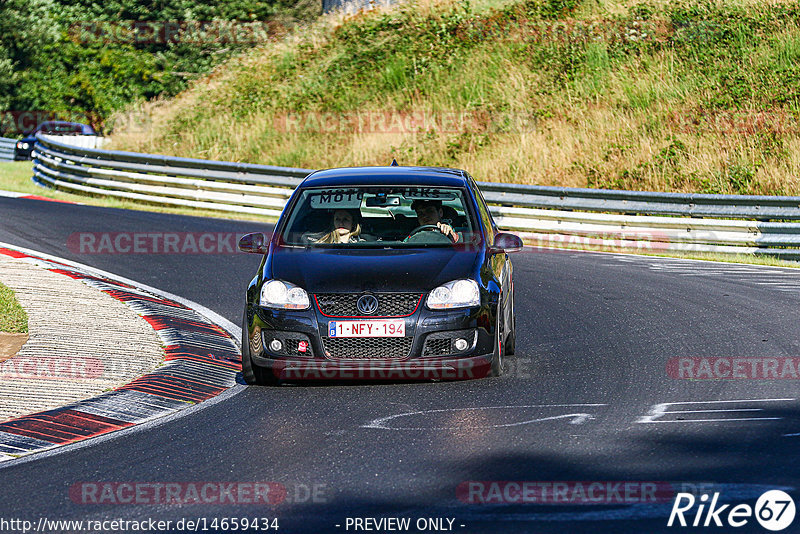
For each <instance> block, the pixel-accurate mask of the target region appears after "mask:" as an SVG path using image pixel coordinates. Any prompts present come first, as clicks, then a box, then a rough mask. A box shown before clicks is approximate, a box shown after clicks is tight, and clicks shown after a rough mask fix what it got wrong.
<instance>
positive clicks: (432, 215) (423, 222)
mask: <svg viewBox="0 0 800 534" xmlns="http://www.w3.org/2000/svg"><path fill="white" fill-rule="evenodd" d="M411 209H412V210H414V211H415V212H416V213H417V221H419V225H420V226H429V225H430V226H436V228H430V230H431V231H433V230H435V229H438V230H439V231H440V232H441V233H443V234H444V235H446V236H447V237H449V238H450V240H451V241H452V242H453V243H458V242H459V241H460V240H461V236H460V235H459V234H458V232H456V231H455V230H453V227H452V226H450V225H449V224H447V223H443V222H442V216H443V215H444V214H443V212H442V201H441V200H415V201H414V202H412V203H411Z"/></svg>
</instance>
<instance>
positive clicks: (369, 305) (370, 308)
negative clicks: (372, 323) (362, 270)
mask: <svg viewBox="0 0 800 534" xmlns="http://www.w3.org/2000/svg"><path fill="white" fill-rule="evenodd" d="M351 302H352V301H351ZM356 308H358V311H360V312H361V313H363V314H364V315H372V314H373V313H375V312H376V311H378V299H377V298H375V295H364V296H362V297H361V298H359V299H358V300H357V301H356Z"/></svg>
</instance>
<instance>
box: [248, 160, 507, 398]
mask: <svg viewBox="0 0 800 534" xmlns="http://www.w3.org/2000/svg"><path fill="white" fill-rule="evenodd" d="M337 236H338V237H337ZM521 247H522V241H521V240H520V239H519V237H517V236H515V235H513V234H509V233H504V232H500V231H499V230H498V229H497V226H496V225H495V223H494V221H493V220H492V216H491V214H490V213H489V210H488V207H487V205H486V202H485V200H484V199H483V196H482V194H481V192H480V191H479V189H478V186H477V185H476V183H475V181H474V180H473V179H472V177H470V176H469V174H467V173H466V172H464V171H460V170H454V169H440V168H422V167H398V166H392V167H358V168H342V169H330V170H324V171H317V172H314V173H312V174H310V175H309V176H308V177H306V179H305V180H304V181H303V182H302V183H301V184H300V185H299V186H298V187H297V189H296V190H295V191H294V193H293V194H292V197H291V198H290V200H289V202H288V203H287V205H286V207H285V209H284V210H283V213H282V214H281V217H280V219H279V220H278V222H277V224H276V227H275V231H274V234H273V235H272V236H269V237H268V236H265V235H264V234H262V233H255V234H248V235H246V236H244V237H243V238H242V239H241V241H240V243H239V248H240V249H241V250H242V251H245V252H253V253H259V254H263V258H262V261H261V265H260V267H259V269H258V273H257V274H256V276H255V277H254V278H253V279H252V281H251V282H250V284H249V287H248V289H247V294H246V298H245V309H244V318H243V328H242V372H243V375H244V378H245V381H246V382H247V383H249V384H275V383H277V382H279V381H295V380H296V381H306V380H314V379H334V380H336V379H340V380H350V379H352V380H373V379H389V380H409V379H410V380H418V379H422V380H427V379H460V378H476V377H482V376H487V375H494V376H497V375H499V374H501V372H502V370H503V359H504V357H505V356H507V355H511V354H513V353H514V350H515V339H516V332H515V320H514V283H513V268H512V264H511V261H510V259H509V256H508V253H509V252H513V251H516V250H519V249H520V248H521Z"/></svg>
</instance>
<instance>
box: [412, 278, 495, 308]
mask: <svg viewBox="0 0 800 534" xmlns="http://www.w3.org/2000/svg"><path fill="white" fill-rule="evenodd" d="M425 303H426V305H427V306H428V308H429V309H431V310H448V309H451V308H466V307H467V306H478V305H479V304H480V303H481V293H480V290H479V289H478V283H477V282H476V281H475V280H453V281H452V282H447V283H446V284H444V285H441V286H439V287H437V288H436V289H434V290H433V291H431V292H430V294H429V295H428V300H427V301H426V302H425Z"/></svg>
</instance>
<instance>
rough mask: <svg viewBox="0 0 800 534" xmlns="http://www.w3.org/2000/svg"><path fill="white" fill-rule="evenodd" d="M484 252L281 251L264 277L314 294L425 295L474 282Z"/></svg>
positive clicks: (445, 248) (446, 248) (384, 250)
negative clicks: (469, 280)
mask: <svg viewBox="0 0 800 534" xmlns="http://www.w3.org/2000/svg"><path fill="white" fill-rule="evenodd" d="M479 255H480V252H475V251H464V250H463V249H456V248H450V247H442V248H438V247H436V248H433V247H431V248H427V249H418V248H413V249H405V248H403V249H383V248H380V249H374V248H370V249H332V248H310V249H295V248H278V249H275V250H273V253H272V254H271V256H270V262H269V263H268V264H267V265H266V266H265V273H264V275H265V277H267V278H276V279H279V280H284V281H287V282H291V283H293V284H296V285H298V286H300V287H302V288H304V289H305V290H307V291H309V292H310V293H328V292H333V293H336V292H357V291H408V292H412V291H413V292H417V291H418V292H425V291H430V290H431V289H433V288H434V287H436V286H439V285H441V284H443V283H445V282H449V281H451V280H455V279H458V278H467V277H471V276H472V273H473V272H474V271H475V270H476V265H477V262H478V261H479Z"/></svg>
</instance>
